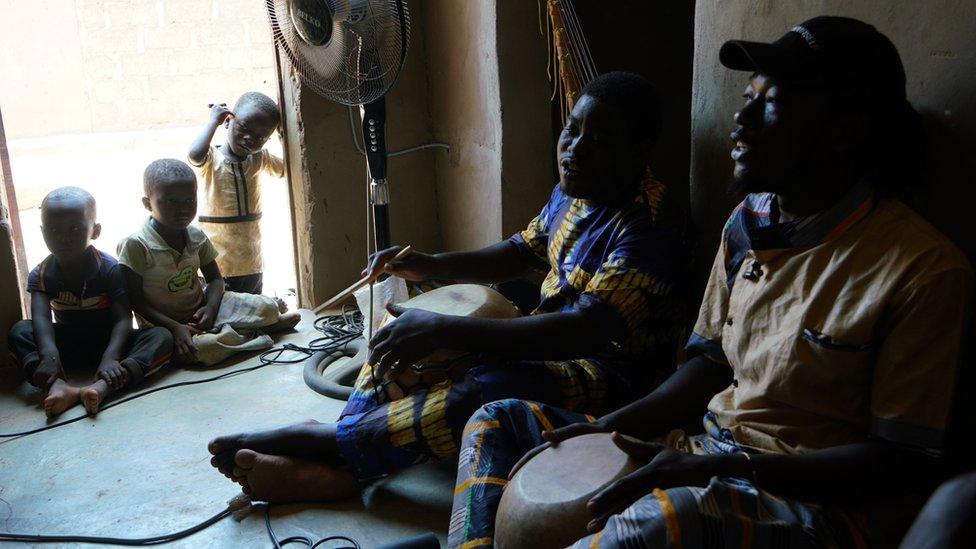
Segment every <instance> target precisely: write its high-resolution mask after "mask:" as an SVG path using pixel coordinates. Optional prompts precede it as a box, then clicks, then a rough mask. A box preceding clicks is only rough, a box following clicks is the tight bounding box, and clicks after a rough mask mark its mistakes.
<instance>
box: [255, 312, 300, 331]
mask: <svg viewBox="0 0 976 549" xmlns="http://www.w3.org/2000/svg"><path fill="white" fill-rule="evenodd" d="M301 320H302V315H300V314H299V313H298V311H292V312H290V313H285V314H283V315H281V316H279V317H278V322H275V323H274V324H272V325H271V326H266V327H265V328H264V331H266V332H268V333H272V334H273V333H275V332H284V331H286V330H291V329H292V328H294V327H295V326H297V325H298V323H299V322H301Z"/></svg>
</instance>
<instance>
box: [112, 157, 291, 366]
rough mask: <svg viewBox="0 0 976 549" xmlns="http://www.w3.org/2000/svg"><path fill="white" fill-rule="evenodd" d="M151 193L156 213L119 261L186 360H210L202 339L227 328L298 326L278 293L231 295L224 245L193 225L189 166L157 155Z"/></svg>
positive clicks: (126, 242) (145, 318) (141, 309)
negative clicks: (222, 264) (202, 351)
mask: <svg viewBox="0 0 976 549" xmlns="http://www.w3.org/2000/svg"><path fill="white" fill-rule="evenodd" d="M143 191H144V193H145V196H144V197H143V199H142V204H143V206H145V208H146V209H147V210H149V213H150V217H149V219H148V220H146V223H145V225H143V227H142V229H141V230H139V232H137V233H135V234H133V235H131V236H129V237H127V238H125V239H123V240H122V241H121V242H119V263H120V264H122V273H123V276H124V278H125V283H126V287H127V288H128V290H129V295H130V296H131V299H132V308H133V310H134V311H135V312H136V314H137V315H138V317H139V320H140V322H146V323H151V324H153V325H156V326H163V327H165V328H168V329H169V331H170V332H172V333H173V339H174V350H175V355H176V359H177V360H178V361H179V362H181V363H194V362H197V361H198V358H202V357H198V356H197V351H198V349H197V344H198V342H199V339H197V340H195V338H194V336H196V335H199V334H202V333H204V332H208V331H210V330H213V329H215V328H220V327H222V326H224V325H229V326H231V327H233V328H261V329H263V330H264V331H269V332H271V331H279V330H287V329H291V328H293V327H294V326H295V325H296V324H298V321H299V320H300V317H299V315H298V313H297V312H292V313H287V314H281V310H280V308H279V307H281V306H280V304H279V302H276V301H275V300H274V299H273V298H270V297H267V296H262V295H251V294H240V293H235V292H226V293H225V292H224V279H223V278H222V277H221V273H220V268H219V267H218V266H217V262H216V261H215V260H216V259H217V255H218V254H217V250H216V249H215V248H214V245H213V244H212V243H211V242H210V239H209V238H207V235H205V234H204V233H203V231H201V230H200V229H198V228H197V227H194V226H191V225H190V221H192V220H193V216H194V215H195V214H196V210H197V181H196V176H195V175H194V174H193V170H192V169H190V167H189V166H187V165H186V164H185V163H183V162H180V161H179V160H173V159H164V160H156V161H155V162H153V163H151V164H149V166H148V167H147V168H146V172H145V174H144V176H143ZM198 271H199V272H202V273H203V277H204V279H206V282H207V284H206V289H204V288H203V287H202V285H201V283H200V281H199V279H198V278H197V272H198Z"/></svg>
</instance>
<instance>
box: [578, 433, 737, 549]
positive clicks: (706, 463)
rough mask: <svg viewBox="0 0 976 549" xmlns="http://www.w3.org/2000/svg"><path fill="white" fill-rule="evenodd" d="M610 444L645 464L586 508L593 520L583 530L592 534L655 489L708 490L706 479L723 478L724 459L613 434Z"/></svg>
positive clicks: (602, 493)
mask: <svg viewBox="0 0 976 549" xmlns="http://www.w3.org/2000/svg"><path fill="white" fill-rule="evenodd" d="M613 442H614V444H616V445H617V447H618V448H620V449H621V450H623V451H624V452H626V453H627V454H628V455H629V456H631V457H632V458H634V459H637V460H639V461H642V462H647V465H644V466H643V467H641V468H640V469H638V470H636V471H634V472H633V473H630V474H629V475H627V476H625V477H623V478H621V479H619V480H616V481H614V482H612V483H610V485H609V486H607V487H606V488H604V489H603V490H601V491H600V492H599V493H597V494H596V495H595V496H593V498H592V499H590V501H589V502H588V503H587V504H586V510H587V512H589V514H590V516H591V517H593V520H591V521H590V522H589V523H588V524H587V525H586V529H587V530H588V531H589V532H591V533H593V532H599V531H600V530H602V529H603V525H604V524H606V522H607V520H608V519H609V518H610V517H611V516H612V515H615V514H617V513H620V512H621V511H623V510H624V509H626V508H627V507H630V506H631V505H632V504H633V503H634V502H636V501H637V500H638V499H640V498H642V497H644V496H645V495H647V494H649V493H651V492H652V491H653V490H655V489H658V488H660V489H662V490H664V489H667V488H673V487H676V486H707V485H708V481H709V479H711V478H712V477H713V476H715V475H718V474H722V473H723V471H722V469H723V467H722V464H721V463H720V461H723V460H725V459H726V458H727V456H718V455H707V456H700V455H694V454H688V453H685V452H679V451H677V450H675V449H673V448H669V447H667V446H665V445H663V444H659V443H656V442H642V441H640V440H637V439H633V438H630V437H627V436H624V435H621V434H620V433H617V432H614V433H613Z"/></svg>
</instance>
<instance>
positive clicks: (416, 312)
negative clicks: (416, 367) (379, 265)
mask: <svg viewBox="0 0 976 549" xmlns="http://www.w3.org/2000/svg"><path fill="white" fill-rule="evenodd" d="M386 310H387V311H389V313H390V314H391V315H393V316H395V317H396V321H395V322H390V323H388V324H387V325H386V326H383V328H381V329H380V330H379V331H378V332H376V333H375V334H373V339H371V340H370V342H369V357H368V358H367V360H368V362H369V363H370V364H373V365H374V366H375V367H376V376H377V377H378V378H381V379H382V378H383V377H384V376H385V375H386V374H387V372H389V371H390V369H396V368H398V367H400V366H401V365H409V364H414V363H416V362H418V361H420V359H422V358H424V357H425V356H427V355H429V354H431V353H433V352H434V351H436V350H438V349H446V348H450V342H449V341H448V339H449V338H447V337H446V334H445V331H446V330H445V327H446V325H447V322H448V320H449V317H448V316H447V315H441V314H437V313H432V312H430V311H424V310H421V309H405V308H403V307H399V306H397V305H387V307H386Z"/></svg>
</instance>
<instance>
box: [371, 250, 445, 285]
mask: <svg viewBox="0 0 976 549" xmlns="http://www.w3.org/2000/svg"><path fill="white" fill-rule="evenodd" d="M402 250H403V246H392V247H390V248H387V249H385V250H380V251H378V252H376V253H374V254H372V255H370V256H369V263H368V264H367V266H366V268H365V269H363V272H362V276H367V275H368V276H378V275H381V274H383V273H388V274H391V275H395V276H398V277H400V278H402V279H404V280H412V281H421V280H426V279H428V278H431V277H433V276H436V274H437V273H436V272H435V271H436V268H435V265H434V263H435V260H434V256H432V255H430V254H425V253H423V252H417V251H411V252H410V253H409V254H408V255H407V256H406V257H403V258H401V259H398V260H395V261H394V259H393V258H395V257H396V255H397V254H398V253H400V252H401V251H402Z"/></svg>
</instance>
